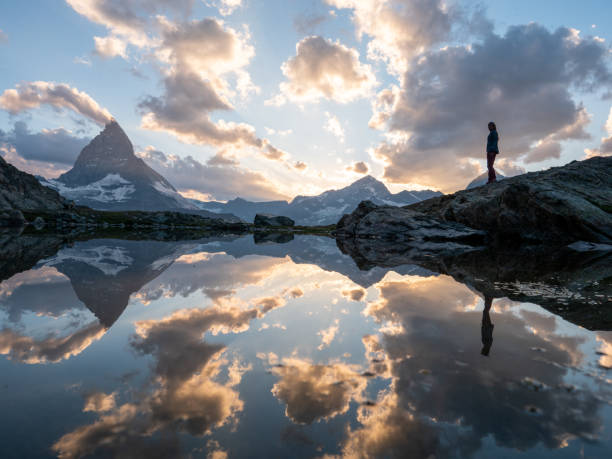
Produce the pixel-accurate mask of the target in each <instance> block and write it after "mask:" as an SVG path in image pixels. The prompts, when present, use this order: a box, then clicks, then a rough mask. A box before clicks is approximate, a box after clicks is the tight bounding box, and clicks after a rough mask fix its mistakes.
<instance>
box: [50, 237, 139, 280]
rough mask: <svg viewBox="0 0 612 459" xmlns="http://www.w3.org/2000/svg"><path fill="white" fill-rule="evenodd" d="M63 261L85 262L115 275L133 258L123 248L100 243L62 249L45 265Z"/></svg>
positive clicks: (129, 264) (132, 260)
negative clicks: (96, 245) (83, 247)
mask: <svg viewBox="0 0 612 459" xmlns="http://www.w3.org/2000/svg"><path fill="white" fill-rule="evenodd" d="M64 261H73V262H74V261H80V262H82V263H86V264H88V265H89V266H92V267H93V268H96V269H98V270H100V271H102V272H103V273H104V274H105V275H107V276H116V275H117V274H119V273H120V272H121V271H123V270H124V269H126V268H129V267H130V266H131V265H132V263H134V259H133V258H132V257H130V256H129V255H128V254H127V250H126V249H125V248H123V247H111V246H106V245H102V246H98V247H94V248H90V249H89V248H88V249H72V248H66V249H63V250H62V251H60V252H59V253H58V254H57V255H56V256H55V257H54V258H53V259H51V260H50V261H49V262H47V263H46V265H47V266H55V265H58V264H60V263H62V262H64Z"/></svg>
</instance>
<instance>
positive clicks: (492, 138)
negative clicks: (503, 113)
mask: <svg viewBox="0 0 612 459" xmlns="http://www.w3.org/2000/svg"><path fill="white" fill-rule="evenodd" d="M498 142H499V135H498V134H497V126H495V123H494V122H493V121H491V122H490V123H489V136H488V137H487V169H488V170H489V180H488V181H487V183H493V182H495V181H496V180H497V177H496V176H495V169H493V163H494V162H495V157H496V156H497V155H498V153H499V146H498V145H497V143H498Z"/></svg>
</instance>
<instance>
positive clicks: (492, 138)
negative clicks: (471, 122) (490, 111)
mask: <svg viewBox="0 0 612 459" xmlns="http://www.w3.org/2000/svg"><path fill="white" fill-rule="evenodd" d="M498 141H499V135H498V134H497V131H491V132H489V137H487V153H489V152H491V151H493V152H495V153H499V147H498V146H497V142H498Z"/></svg>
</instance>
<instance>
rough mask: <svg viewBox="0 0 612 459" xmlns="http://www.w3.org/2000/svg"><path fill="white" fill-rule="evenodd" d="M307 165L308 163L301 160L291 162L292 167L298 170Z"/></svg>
mask: <svg viewBox="0 0 612 459" xmlns="http://www.w3.org/2000/svg"><path fill="white" fill-rule="evenodd" d="M307 167H308V164H306V163H305V162H303V161H296V162H295V163H293V168H294V169H297V170H298V171H303V170H304V169H306V168H307Z"/></svg>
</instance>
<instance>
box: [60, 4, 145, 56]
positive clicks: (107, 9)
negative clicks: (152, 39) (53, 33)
mask: <svg viewBox="0 0 612 459" xmlns="http://www.w3.org/2000/svg"><path fill="white" fill-rule="evenodd" d="M66 3H68V5H69V6H70V7H72V9H74V10H75V11H76V12H77V13H79V14H80V15H82V16H84V17H86V18H87V19H89V20H90V21H92V22H95V23H97V24H101V25H103V26H105V27H107V28H108V29H109V30H111V31H112V32H113V34H115V35H118V36H123V37H125V38H126V39H129V41H130V42H131V43H132V44H134V45H137V46H146V45H147V44H148V43H149V38H148V37H147V34H146V32H145V25H146V21H145V20H144V19H143V18H142V17H141V16H140V15H139V14H138V12H137V10H136V7H137V4H138V3H143V2H142V1H140V0H127V1H124V0H66ZM151 3H153V2H151Z"/></svg>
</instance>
